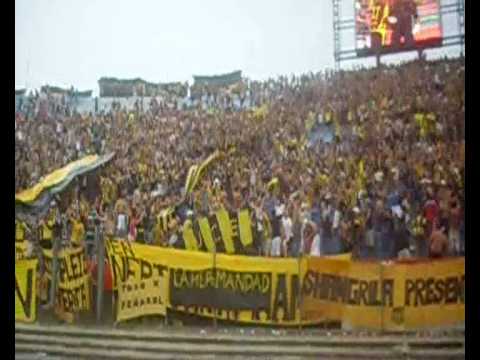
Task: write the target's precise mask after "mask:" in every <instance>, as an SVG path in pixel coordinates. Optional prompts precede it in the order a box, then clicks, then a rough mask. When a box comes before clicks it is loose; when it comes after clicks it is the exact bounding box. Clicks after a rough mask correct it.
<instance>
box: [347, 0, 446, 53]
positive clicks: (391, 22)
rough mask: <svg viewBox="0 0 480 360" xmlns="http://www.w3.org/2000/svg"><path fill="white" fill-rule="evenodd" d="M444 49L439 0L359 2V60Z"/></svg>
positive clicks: (356, 16) (366, 0) (356, 40)
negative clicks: (441, 47) (366, 57)
mask: <svg viewBox="0 0 480 360" xmlns="http://www.w3.org/2000/svg"><path fill="white" fill-rule="evenodd" d="M441 45H442V21H441V17H440V4H439V0H355V46H356V51H357V55H358V56H369V55H373V54H375V53H377V52H380V53H386V52H398V51H404V50H413V49H415V48H425V47H434V46H441Z"/></svg>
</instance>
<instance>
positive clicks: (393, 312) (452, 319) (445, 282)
mask: <svg viewBox="0 0 480 360" xmlns="http://www.w3.org/2000/svg"><path fill="white" fill-rule="evenodd" d="M350 269H351V270H350V273H351V274H357V279H358V281H359V282H358V284H357V285H356V289H355V290H356V301H354V302H352V303H349V304H348V305H347V306H346V307H345V309H344V314H343V319H342V323H343V327H344V328H347V329H348V328H369V329H388V330H399V331H401V330H408V329H420V328H432V327H445V326H462V325H463V324H464V322H465V258H452V259H445V260H436V261H429V260H425V261H421V262H414V263H388V264H378V263H369V264H368V263H367V264H366V263H355V262H352V264H351V265H350ZM365 281H366V282H367V283H369V284H371V283H372V282H375V283H377V286H376V289H375V298H373V299H372V300H373V302H371V303H370V304H368V305H363V304H364V300H363V299H362V295H363V292H362V290H361V284H362V282H365Z"/></svg>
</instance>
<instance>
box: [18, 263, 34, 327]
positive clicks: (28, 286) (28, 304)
mask: <svg viewBox="0 0 480 360" xmlns="http://www.w3.org/2000/svg"><path fill="white" fill-rule="evenodd" d="M36 284H37V260H20V261H15V321H24V322H34V321H35V320H36V317H37V307H36V288H37V285H36Z"/></svg>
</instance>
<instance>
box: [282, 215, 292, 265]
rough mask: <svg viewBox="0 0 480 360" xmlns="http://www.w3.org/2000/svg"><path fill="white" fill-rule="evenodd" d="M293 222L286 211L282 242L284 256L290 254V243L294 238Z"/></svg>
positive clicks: (283, 218) (283, 220)
mask: <svg viewBox="0 0 480 360" xmlns="http://www.w3.org/2000/svg"><path fill="white" fill-rule="evenodd" d="M292 227H293V223H292V219H291V217H290V216H289V215H288V214H287V213H285V214H284V215H283V216H282V235H283V242H282V251H283V256H284V257H287V256H288V245H289V243H290V241H291V240H292V238H293V231H292Z"/></svg>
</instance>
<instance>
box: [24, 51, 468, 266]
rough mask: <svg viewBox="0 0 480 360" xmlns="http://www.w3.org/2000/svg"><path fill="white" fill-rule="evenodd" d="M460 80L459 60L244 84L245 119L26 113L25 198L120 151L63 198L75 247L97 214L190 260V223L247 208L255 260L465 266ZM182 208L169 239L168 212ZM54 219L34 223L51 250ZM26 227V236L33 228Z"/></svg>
mask: <svg viewBox="0 0 480 360" xmlns="http://www.w3.org/2000/svg"><path fill="white" fill-rule="evenodd" d="M464 76H465V68H464V59H463V58H460V59H454V60H451V59H450V60H447V59H442V60H437V61H428V62H427V61H413V62H409V63H405V64H402V65H396V66H382V67H380V68H374V69H356V70H355V71H340V72H326V73H325V72H324V73H317V74H306V75H303V76H300V77H291V78H288V77H280V78H278V79H274V80H269V81H264V82H250V83H249V84H248V86H247V87H246V88H245V91H244V92H242V94H241V95H240V96H239V97H240V98H241V99H242V100H241V101H242V104H243V103H244V102H248V103H249V104H251V105H252V106H251V107H250V108H248V109H240V110H239V109H237V108H235V107H234V106H233V102H232V100H231V99H230V98H229V97H221V98H220V97H219V98H218V99H219V100H218V101H217V100H216V99H215V100H212V99H213V96H210V94H206V95H207V96H206V97H205V98H207V99H208V101H207V103H205V102H204V103H203V104H197V106H194V107H193V108H186V109H178V108H176V107H173V108H170V107H168V106H163V105H162V104H160V103H158V102H156V101H152V102H151V103H150V106H149V107H148V108H146V109H143V108H142V107H140V106H137V107H136V108H135V109H133V110H127V109H125V108H122V107H121V106H118V104H116V105H115V106H112V108H111V109H110V111H108V112H102V113H98V114H77V113H76V112H75V111H74V110H73V111H72V112H70V109H68V111H66V109H65V108H62V107H58V106H57V107H55V106H54V107H51V109H50V110H49V111H47V110H45V111H43V112H42V111H39V110H38V109H37V111H28V112H18V113H17V114H16V118H15V131H16V138H15V140H16V142H15V164H16V168H15V190H16V192H17V193H18V192H19V191H21V190H24V189H26V188H29V187H31V186H33V185H34V184H35V183H37V182H38V181H39V180H40V179H41V177H42V176H44V175H46V174H48V173H50V172H52V171H53V170H55V169H57V168H60V167H62V166H64V165H66V164H67V163H69V162H71V161H73V160H76V159H78V158H81V157H82V156H84V155H86V154H92V153H109V152H115V157H114V159H113V160H112V161H111V162H110V163H109V164H108V165H106V166H105V167H104V168H102V169H101V171H100V172H99V174H98V176H91V177H90V176H87V177H85V179H83V180H82V181H81V182H79V183H78V185H76V187H75V189H74V191H73V192H72V193H73V195H72V196H70V197H69V200H68V204H67V206H66V207H67V208H68V210H67V211H65V212H64V213H63V214H62V215H63V216H64V218H65V219H66V222H67V224H68V226H67V230H66V232H67V233H68V235H66V238H68V239H69V240H70V242H71V244H73V245H78V244H81V243H83V242H84V241H85V240H87V241H88V239H89V236H90V237H91V221H90V220H91V218H92V215H91V214H92V212H93V213H94V214H96V216H99V217H100V218H101V219H103V224H104V230H105V233H106V234H107V235H114V236H116V237H117V238H122V239H124V240H125V241H138V242H146V243H151V244H155V245H158V246H172V247H182V246H183V245H182V235H181V234H182V231H181V229H182V225H183V224H184V223H185V222H186V220H188V219H190V218H196V217H198V216H205V215H209V214H212V213H214V212H215V211H217V210H218V209H220V208H225V209H227V210H228V211H229V212H235V211H238V210H240V209H245V208H248V209H250V214H251V216H252V217H251V218H252V223H253V224H254V226H253V227H254V233H255V236H254V239H255V240H254V245H253V246H252V248H251V249H245V250H244V252H245V253H246V254H255V255H261V256H298V255H299V254H310V255H313V256H322V255H329V254H339V253H343V252H346V251H351V252H352V254H353V256H354V257H357V258H362V259H368V258H370V259H392V258H397V257H399V256H400V257H403V256H407V257H409V256H415V257H428V256H429V257H442V256H455V255H461V254H463V253H464V243H465V240H464V238H465V237H464V213H463V210H464V152H465V142H464V138H465V136H464V135H465V133H464V117H465V115H464V114H465V100H464V96H465V89H464V83H465V82H464ZM220 99H221V100H220ZM32 108H35V106H34V105H32ZM37 108H38V107H37ZM216 150H220V151H223V152H224V154H225V156H224V159H222V160H221V161H219V162H218V163H215V164H213V165H212V166H211V168H210V169H209V170H208V171H207V173H206V174H205V176H204V177H203V178H202V179H200V182H199V184H198V186H197V187H196V188H195V189H194V190H193V192H192V193H191V194H189V195H188V196H186V195H185V193H184V192H183V190H184V184H185V179H186V178H187V174H188V170H189V168H190V166H192V165H194V164H198V163H200V162H202V161H203V160H205V159H206V158H207V157H208V156H209V155H210V154H212V153H213V152H214V151H216ZM62 201H63V200H62ZM179 204H180V206H177V209H178V211H177V216H176V217H175V218H174V219H172V220H171V221H169V223H168V226H167V230H166V231H165V230H164V229H163V227H161V226H160V224H159V223H160V215H159V214H160V213H161V211H162V210H164V209H166V208H168V207H171V206H174V205H179ZM54 212H55V208H54V209H53V210H52V214H53V213H54ZM52 216H53V215H52ZM52 216H50V215H49V216H48V217H47V218H46V219H45V220H43V221H42V222H41V224H40V227H41V229H42V230H43V231H41V235H40V237H41V238H40V240H41V243H42V244H43V245H44V246H49V243H51V240H52V236H53V235H52V226H53V223H54V221H53V217H52ZM89 219H90V220H89ZM16 226H17V240H18V239H22V238H23V237H25V236H26V232H25V229H26V227H25V224H23V223H21V222H20V221H18V222H16ZM201 247H202V248H204V245H203V244H201Z"/></svg>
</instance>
